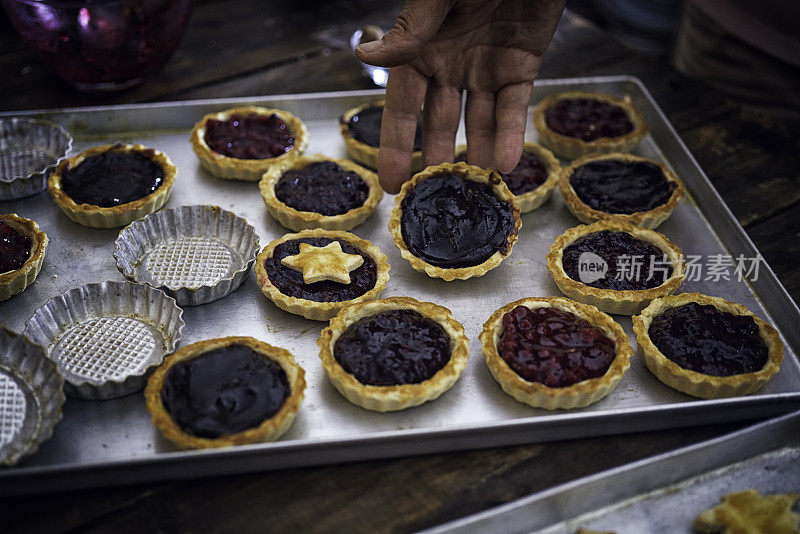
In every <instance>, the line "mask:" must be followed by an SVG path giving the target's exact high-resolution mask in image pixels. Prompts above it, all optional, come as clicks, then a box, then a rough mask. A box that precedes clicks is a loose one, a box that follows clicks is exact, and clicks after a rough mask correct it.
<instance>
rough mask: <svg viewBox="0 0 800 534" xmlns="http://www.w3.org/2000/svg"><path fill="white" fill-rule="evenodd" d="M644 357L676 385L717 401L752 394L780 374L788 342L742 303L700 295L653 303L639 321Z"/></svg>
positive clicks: (637, 331) (652, 368) (638, 336)
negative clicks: (785, 342)
mask: <svg viewBox="0 0 800 534" xmlns="http://www.w3.org/2000/svg"><path fill="white" fill-rule="evenodd" d="M633 331H634V333H635V334H636V343H637V345H638V346H639V354H641V355H642V357H643V358H644V361H645V363H646V364H647V368H648V369H650V371H651V372H652V373H653V374H654V375H656V377H658V379H659V380H661V381H662V382H664V383H665V384H667V385H668V386H670V387H673V388H675V389H677V390H678V391H682V392H684V393H687V394H689V395H693V396H695V397H700V398H703V399H717V398H723V397H734V396H739V395H747V394H749V393H752V392H754V391H756V390H757V389H759V388H760V387H762V386H763V385H764V384H766V383H767V382H768V381H769V379H770V378H772V377H773V376H774V375H775V374H777V373H778V371H779V370H780V365H781V362H782V361H783V343H781V340H780V337H779V336H778V333H777V332H776V331H775V329H774V328H772V326H770V325H769V324H767V323H766V322H764V321H762V320H761V319H759V318H758V317H756V316H755V315H753V314H752V313H750V312H749V311H748V310H747V308H745V307H744V306H742V305H741V304H736V303H733V302H728V301H727V300H725V299H722V298H719V297H710V296H707V295H702V294H700V293H681V294H679V295H670V296H666V297H662V298H658V299H655V300H653V302H651V303H650V305H649V306H647V307H646V308H645V309H644V310H642V313H641V314H640V315H636V316H634V317H633Z"/></svg>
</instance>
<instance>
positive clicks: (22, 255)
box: [0, 213, 47, 301]
mask: <svg viewBox="0 0 800 534" xmlns="http://www.w3.org/2000/svg"><path fill="white" fill-rule="evenodd" d="M45 250H47V235H46V234H45V233H44V232H42V231H41V230H39V225H38V224H36V222H35V221H32V220H30V219H26V218H24V217H20V216H19V215H17V214H16V213H9V214H7V215H0V301H2V300H6V299H9V298H11V297H13V296H14V295H16V294H18V293H22V291H24V290H25V288H26V287H28V286H29V285H31V284H32V283H33V281H34V280H36V276H37V275H38V274H39V271H40V270H41V269H42V263H44V253H45Z"/></svg>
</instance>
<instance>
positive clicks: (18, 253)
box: [0, 220, 32, 273]
mask: <svg viewBox="0 0 800 534" xmlns="http://www.w3.org/2000/svg"><path fill="white" fill-rule="evenodd" d="M31 245H32V242H31V238H30V237H28V236H26V235H22V234H19V233H18V232H17V231H16V230H14V229H13V228H12V227H11V226H9V225H7V224H6V223H4V222H3V221H2V220H0V273H6V272H8V271H16V270H17V269H19V268H21V267H22V266H23V265H25V262H26V261H28V257H30V255H31Z"/></svg>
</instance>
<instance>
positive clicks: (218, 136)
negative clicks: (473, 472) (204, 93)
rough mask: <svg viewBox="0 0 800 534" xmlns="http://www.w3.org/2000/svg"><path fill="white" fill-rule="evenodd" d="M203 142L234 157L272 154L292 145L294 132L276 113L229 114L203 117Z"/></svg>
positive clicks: (254, 156) (269, 156)
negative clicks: (220, 116)
mask: <svg viewBox="0 0 800 534" xmlns="http://www.w3.org/2000/svg"><path fill="white" fill-rule="evenodd" d="M204 139H205V142H206V144H207V145H208V146H209V148H211V150H213V151H214V152H216V153H217V154H222V155H223V156H228V157H229V158H237V159H266V158H275V157H278V156H280V155H281V154H284V153H286V152H288V151H289V150H291V149H292V147H293V146H294V134H293V133H292V132H291V130H289V127H288V126H287V125H286V123H285V122H284V121H283V119H281V118H280V117H278V115H274V114H273V115H270V116H268V117H267V116H264V115H244V116H243V115H239V114H234V115H231V116H230V117H229V118H228V119H226V120H224V121H218V120H216V119H209V120H208V121H206V133H205V137H204Z"/></svg>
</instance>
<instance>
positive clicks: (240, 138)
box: [190, 106, 308, 182]
mask: <svg viewBox="0 0 800 534" xmlns="http://www.w3.org/2000/svg"><path fill="white" fill-rule="evenodd" d="M190 142H191V144H192V150H194V153H195V154H196V155H197V158H198V159H199V160H200V164H201V165H202V166H203V168H205V169H206V170H207V171H208V172H210V173H211V174H213V175H214V176H216V177H218V178H225V179H230V180H243V181H245V182H257V181H258V180H260V179H261V176H262V175H263V174H264V173H265V172H267V171H268V170H269V169H270V168H272V166H273V165H276V164H281V163H284V162H285V161H287V160H291V159H294V158H295V157H297V156H299V155H300V154H302V153H303V152H305V150H306V146H308V130H307V129H306V125H305V124H303V121H301V120H300V119H299V118H297V117H295V116H294V115H292V114H291V113H289V112H288V111H283V110H280V109H269V108H262V107H258V106H244V107H237V108H232V109H227V110H225V111H220V112H217V113H210V114H208V115H206V116H205V117H203V118H202V119H200V121H199V122H198V123H197V124H195V125H194V128H193V129H192V134H191V137H190Z"/></svg>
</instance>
